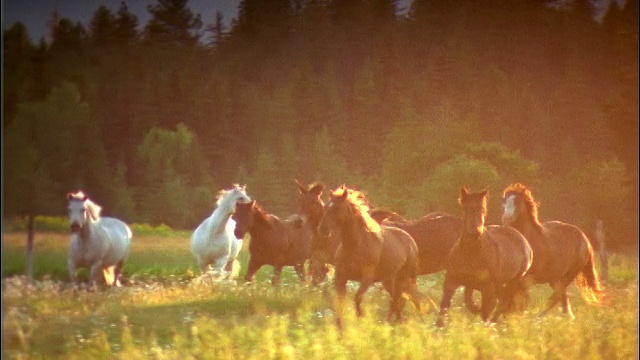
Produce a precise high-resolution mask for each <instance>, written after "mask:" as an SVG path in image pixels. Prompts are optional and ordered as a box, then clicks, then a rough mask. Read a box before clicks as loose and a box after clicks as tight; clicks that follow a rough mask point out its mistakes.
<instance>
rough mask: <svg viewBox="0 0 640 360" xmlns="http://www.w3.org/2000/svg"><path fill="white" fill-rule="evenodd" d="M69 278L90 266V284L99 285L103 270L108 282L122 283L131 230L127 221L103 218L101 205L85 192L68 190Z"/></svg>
mask: <svg viewBox="0 0 640 360" xmlns="http://www.w3.org/2000/svg"><path fill="white" fill-rule="evenodd" d="M67 198H68V199H69V209H68V210H69V222H70V223H71V231H73V234H72V235H71V245H70V246H69V260H68V266H69V277H70V278H71V281H72V282H74V283H75V282H76V281H77V277H76V271H77V269H78V268H89V269H90V276H89V283H90V284H91V285H96V284H97V281H98V277H99V276H100V271H102V274H103V276H104V280H105V282H106V283H107V285H113V286H121V284H120V273H121V271H122V265H123V264H124V261H125V259H126V258H127V256H128V255H129V248H130V247H131V236H132V233H131V229H129V227H128V226H127V224H125V223H124V222H122V221H120V220H118V219H114V218H110V217H100V211H101V210H102V208H101V207H100V206H98V205H96V204H95V203H93V202H92V201H91V200H89V199H88V198H87V196H86V195H85V194H84V193H83V192H82V191H77V192H75V193H69V194H68V195H67Z"/></svg>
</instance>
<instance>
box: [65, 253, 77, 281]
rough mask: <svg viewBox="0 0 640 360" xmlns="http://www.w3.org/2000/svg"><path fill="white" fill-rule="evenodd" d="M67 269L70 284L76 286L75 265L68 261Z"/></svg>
mask: <svg viewBox="0 0 640 360" xmlns="http://www.w3.org/2000/svg"><path fill="white" fill-rule="evenodd" d="M67 267H68V268H69V281H70V282H71V283H72V284H76V283H77V282H78V277H77V275H76V271H77V270H76V263H75V262H74V261H73V260H71V259H69V261H68V262H67Z"/></svg>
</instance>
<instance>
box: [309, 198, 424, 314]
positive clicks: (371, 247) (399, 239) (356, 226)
mask: <svg viewBox="0 0 640 360" xmlns="http://www.w3.org/2000/svg"><path fill="white" fill-rule="evenodd" d="M368 210H369V208H368V206H367V205H366V204H365V203H364V201H362V198H361V196H360V192H359V191H355V190H350V189H347V188H346V187H344V186H343V187H341V188H338V189H337V190H335V191H333V192H332V193H331V194H330V201H329V203H328V204H327V206H326V207H325V214H324V217H323V218H322V220H321V221H320V227H319V230H320V233H321V234H323V235H325V236H337V237H339V238H340V245H339V247H338V251H337V253H336V261H335V265H336V274H335V287H336V294H337V304H336V305H337V306H336V319H337V322H338V325H339V326H341V315H342V304H343V302H344V298H345V296H346V292H347V281H348V280H354V281H358V282H360V287H359V288H358V291H357V292H356V295H355V306H356V313H357V315H358V316H362V315H363V311H362V307H361V302H362V298H363V296H364V294H365V292H366V291H367V289H368V288H369V287H370V286H371V285H372V284H373V283H374V282H382V284H383V286H384V288H385V289H386V290H387V291H388V292H389V294H390V295H391V304H390V307H389V314H388V320H392V319H393V317H394V315H395V318H396V319H397V320H400V319H401V314H402V309H403V307H404V302H405V301H404V298H403V297H402V294H403V293H404V294H407V295H408V296H409V297H410V298H411V300H412V301H413V302H414V304H415V305H416V307H418V309H420V298H421V295H420V293H419V291H418V286H417V283H416V280H417V274H418V247H417V246H416V244H415V242H414V241H413V239H412V238H411V236H410V235H409V234H407V233H406V232H405V231H404V230H400V229H398V228H395V227H390V226H385V225H380V224H378V223H377V222H376V221H375V220H373V219H372V218H371V216H370V215H369V213H368Z"/></svg>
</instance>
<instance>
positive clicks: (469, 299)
mask: <svg viewBox="0 0 640 360" xmlns="http://www.w3.org/2000/svg"><path fill="white" fill-rule="evenodd" d="M463 294H464V303H465V305H466V306H467V310H469V312H470V313H472V314H480V307H479V306H478V305H476V304H475V303H474V302H473V288H472V287H471V286H468V285H467V286H465V287H464V290H463Z"/></svg>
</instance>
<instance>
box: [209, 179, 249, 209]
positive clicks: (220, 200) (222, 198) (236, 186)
mask: <svg viewBox="0 0 640 360" xmlns="http://www.w3.org/2000/svg"><path fill="white" fill-rule="evenodd" d="M246 188H247V186H246V185H242V186H240V185H239V184H233V186H232V187H231V188H230V189H222V190H220V191H218V194H217V195H216V198H217V200H218V201H217V202H216V205H218V207H219V206H220V205H222V204H223V203H224V202H225V201H226V200H227V199H228V198H229V197H227V196H225V195H227V194H230V193H231V192H233V191H236V190H237V191H240V192H241V193H242V194H244V195H247V194H246V192H245V190H246Z"/></svg>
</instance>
